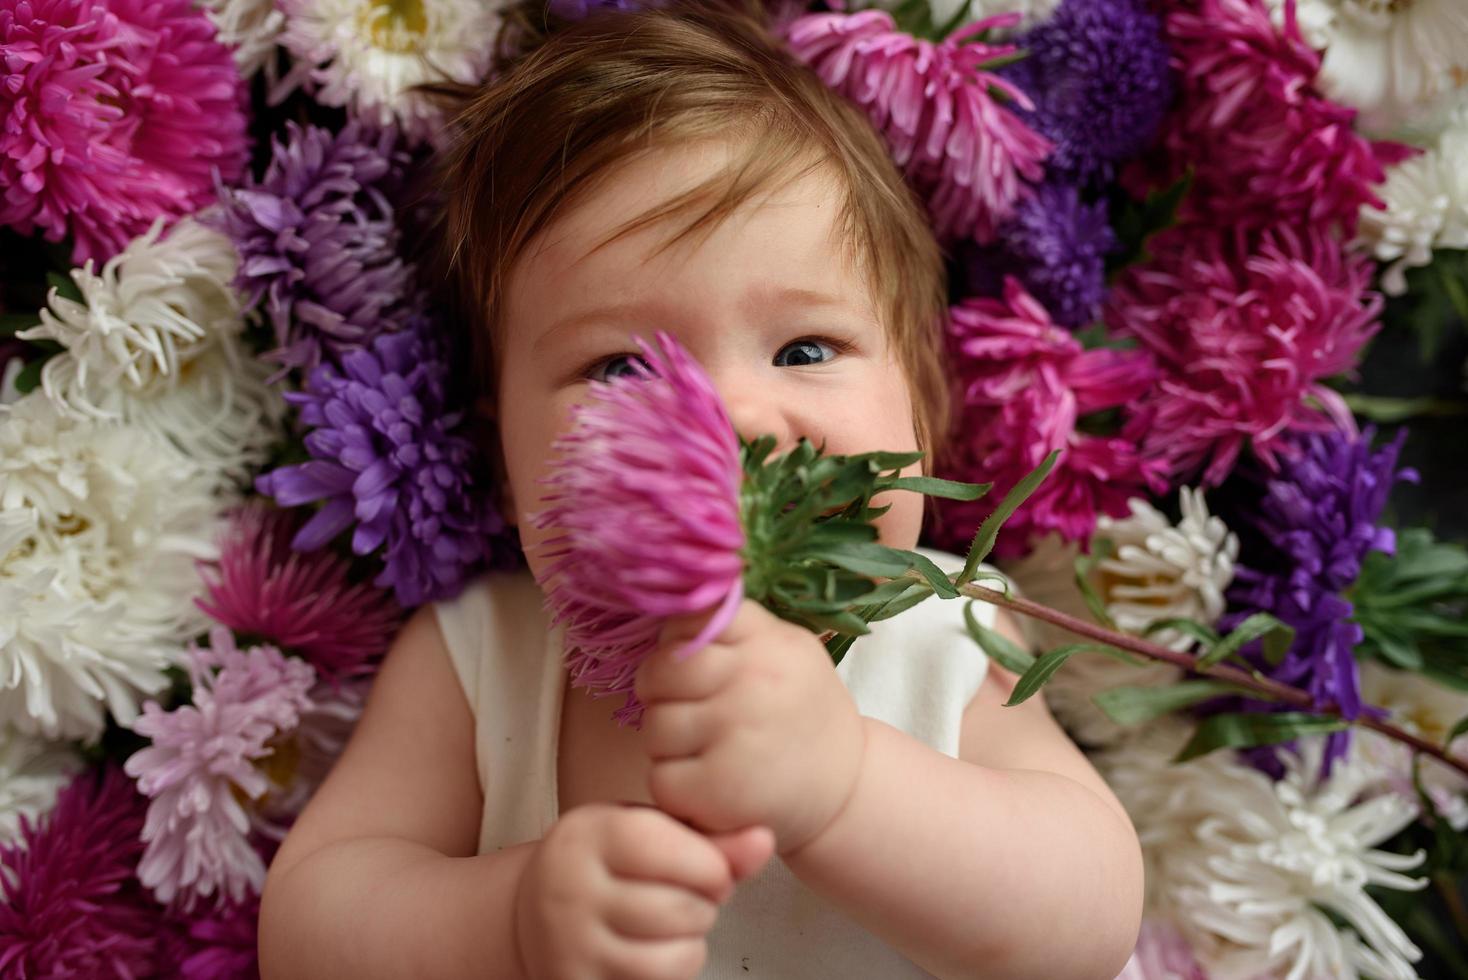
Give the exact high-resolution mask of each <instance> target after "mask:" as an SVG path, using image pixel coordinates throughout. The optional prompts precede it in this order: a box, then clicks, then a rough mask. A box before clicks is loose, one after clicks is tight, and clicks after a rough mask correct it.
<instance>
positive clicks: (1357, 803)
mask: <svg viewBox="0 0 1468 980" xmlns="http://www.w3.org/2000/svg"><path fill="white" fill-rule="evenodd" d="M1187 734H1188V726H1187V725H1186V724H1184V723H1183V722H1181V721H1180V720H1178V719H1175V718H1168V719H1164V720H1163V721H1162V722H1161V723H1159V724H1157V725H1153V726H1150V727H1149V729H1147V730H1146V731H1145V732H1143V733H1142V734H1141V735H1140V736H1139V737H1136V738H1133V739H1130V740H1128V741H1127V742H1125V743H1123V744H1122V745H1120V746H1117V747H1115V748H1112V749H1109V750H1107V751H1105V752H1102V753H1099V754H1098V755H1097V756H1096V757H1095V762H1096V764H1097V767H1098V768H1099V769H1100V770H1101V772H1102V774H1103V775H1104V776H1105V777H1106V780H1107V782H1108V783H1109V784H1110V785H1111V788H1112V789H1113V790H1114V791H1115V792H1116V795H1117V797H1118V798H1119V799H1120V800H1121V801H1122V804H1123V805H1124V806H1125V807H1126V809H1127V812H1128V813H1129V814H1130V815H1131V817H1132V822H1133V824H1134V825H1135V826H1136V829H1137V834H1138V837H1139V838H1140V840H1141V843H1142V850H1143V854H1144V856H1145V858H1146V872H1147V873H1146V880H1147V901H1148V906H1149V908H1151V909H1155V910H1156V911H1157V912H1159V913H1160V914H1162V915H1164V916H1166V917H1167V918H1168V919H1170V920H1171V921H1173V922H1175V923H1176V924H1177V926H1178V928H1179V929H1180V930H1181V931H1182V933H1183V935H1184V936H1185V937H1186V938H1187V940H1188V942H1189V944H1190V945H1191V946H1192V948H1193V950H1194V952H1195V954H1196V955H1197V957H1198V960H1199V962H1201V963H1202V964H1203V966H1204V967H1205V968H1206V969H1207V971H1208V975H1209V976H1212V977H1219V978H1235V977H1236V978H1246V977H1260V976H1270V977H1282V978H1285V980H1302V978H1314V977H1338V978H1351V977H1357V976H1369V977H1377V978H1389V980H1397V978H1400V980H1409V978H1412V977H1415V975H1416V974H1415V973H1414V971H1413V970H1412V967H1411V965H1410V964H1411V963H1413V962H1415V961H1416V960H1418V959H1420V958H1421V955H1422V954H1421V951H1420V950H1418V949H1417V947H1416V946H1414V945H1413V944H1412V942H1411V940H1410V939H1408V938H1407V935H1406V933H1404V932H1403V931H1402V929H1401V927H1400V926H1398V925H1397V924H1396V923H1395V922H1394V921H1392V919H1391V918H1390V917H1389V916H1387V914H1386V913H1385V912H1384V911H1382V909H1381V907H1380V906H1379V905H1377V904H1376V902H1375V900H1373V899H1372V898H1371V896H1370V895H1368V894H1367V892H1366V886H1368V885H1374V886H1379V887H1383V888H1393V889H1399V890H1404V891H1412V890H1416V889H1419V888H1422V887H1424V886H1425V885H1426V884H1427V881H1426V879H1424V878H1410V877H1407V876H1405V875H1403V874H1401V872H1403V871H1408V870H1410V869H1412V868H1414V867H1417V866H1418V865H1419V864H1420V863H1421V862H1422V859H1423V854H1422V852H1420V851H1419V852H1417V853H1416V854H1410V855H1401V854H1393V853H1390V852H1387V851H1382V850H1379V849H1375V845H1377V844H1379V843H1381V842H1382V841H1385V840H1387V839H1389V838H1391V837H1392V836H1394V835H1395V834H1397V833H1398V832H1399V831H1401V830H1402V828H1404V827H1406V826H1407V825H1408V824H1409V823H1411V822H1412V820H1413V819H1415V817H1416V815H1417V810H1416V807H1415V806H1414V805H1413V804H1412V803H1411V802H1410V801H1409V800H1406V799H1404V798H1403V797H1401V796H1398V795H1395V794H1390V793H1388V794H1380V795H1374V796H1371V795H1369V790H1370V787H1371V786H1372V784H1373V783H1374V782H1375V781H1376V780H1377V779H1378V778H1379V773H1378V771H1377V769H1376V768H1375V766H1373V765H1372V764H1371V763H1370V762H1369V761H1368V760H1365V759H1363V758H1361V757H1360V756H1358V755H1356V754H1355V753H1353V754H1352V755H1350V756H1348V757H1347V758H1345V759H1342V760H1338V761H1337V762H1336V763H1335V765H1334V766H1333V767H1332V770H1331V777H1330V779H1329V780H1328V781H1327V782H1326V783H1325V784H1324V785H1323V786H1317V784H1316V783H1317V775H1318V773H1319V770H1320V760H1321V756H1322V752H1323V746H1324V739H1322V738H1307V739H1301V740H1300V743H1299V744H1300V747H1301V754H1300V755H1299V756H1297V755H1295V754H1294V753H1292V752H1289V751H1287V750H1284V751H1281V753H1280V757H1281V759H1282V760H1283V761H1284V763H1285V767H1286V775H1285V777H1284V778H1283V779H1281V780H1280V781H1279V782H1273V781H1271V780H1270V779H1269V777H1268V776H1266V775H1264V774H1263V773H1261V772H1259V771H1258V770H1256V769H1253V768H1250V767H1248V766H1244V765H1241V764H1240V763H1238V762H1237V761H1235V759H1234V756H1233V754H1232V753H1230V752H1227V751H1220V752H1214V753H1212V754H1210V755H1207V756H1204V757H1202V758H1200V759H1195V760H1193V761H1191V762H1188V763H1185V764H1183V765H1177V766H1175V765H1172V764H1171V763H1170V760H1171V758H1172V757H1173V756H1174V755H1175V754H1176V753H1177V751H1178V749H1179V748H1180V747H1181V746H1182V744H1183V743H1184V742H1185V741H1186V737H1187ZM1322 909H1328V910H1329V911H1330V912H1331V913H1333V914H1334V915H1337V916H1339V917H1340V919H1341V920H1343V921H1344V922H1345V923H1347V924H1348V925H1349V927H1350V928H1349V929H1338V928H1337V927H1336V926H1335V925H1333V924H1332V922H1331V920H1330V918H1329V917H1328V916H1327V915H1326V914H1325V912H1323V911H1321V910H1322Z"/></svg>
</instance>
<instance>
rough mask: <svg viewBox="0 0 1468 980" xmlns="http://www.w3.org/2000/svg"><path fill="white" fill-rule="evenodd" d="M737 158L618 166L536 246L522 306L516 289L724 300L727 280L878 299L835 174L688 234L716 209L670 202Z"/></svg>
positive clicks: (684, 151)
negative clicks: (712, 295) (858, 256)
mask: <svg viewBox="0 0 1468 980" xmlns="http://www.w3.org/2000/svg"><path fill="white" fill-rule="evenodd" d="M732 152H733V151H732V150H730V149H728V148H724V147H721V146H720V145H718V144H702V145H694V146H689V147H683V148H679V149H676V150H664V151H650V152H648V153H645V154H642V155H639V156H637V157H634V158H631V159H629V160H627V161H625V162H624V163H623V164H621V165H619V166H617V167H615V168H613V169H611V170H610V171H609V172H608V173H607V174H605V175H604V176H603V177H602V178H601V179H600V180H598V181H597V182H596V183H595V184H594V185H593V186H592V187H590V188H589V189H588V190H587V191H585V192H584V193H582V194H581V195H579V196H578V198H577V199H576V200H575V201H572V202H568V203H567V205H566V206H565V207H564V208H563V209H562V210H561V212H560V213H558V214H557V215H556V217H555V218H554V219H553V220H552V221H551V222H550V223H549V224H548V226H547V227H546V228H545V229H544V231H542V232H541V234H539V235H537V236H536V238H535V239H533V240H532V242H531V243H530V245H529V247H528V248H527V249H526V252H525V255H524V256H522V259H521V261H520V262H518V263H517V264H516V269H515V274H514V275H513V276H512V278H511V286H510V288H511V293H512V296H511V302H512V303H513V302H514V301H515V300H514V296H513V294H514V292H515V291H516V290H517V288H518V289H519V290H522V291H524V290H530V291H533V292H549V293H551V294H552V295H551V296H549V297H547V298H548V299H550V300H551V301H554V300H555V299H557V298H558V297H557V295H555V294H562V295H564V294H567V293H573V294H574V293H578V292H583V291H611V292H635V291H639V290H645V289H649V288H652V289H655V288H658V287H662V288H664V289H668V290H675V289H678V288H680V287H688V288H697V289H705V290H706V289H710V288H712V289H713V290H714V291H715V292H718V291H719V289H718V287H720V286H722V285H725V280H743V281H749V282H760V283H766V284H769V285H770V286H771V290H779V289H786V290H799V289H804V290H807V291H810V292H830V293H835V294H837V295H842V296H846V297H848V298H850V299H852V300H855V299H857V298H858V297H857V296H853V295H851V294H854V293H859V294H862V295H861V297H860V298H862V299H867V300H869V298H870V297H869V295H868V294H869V289H868V285H867V283H866V282H865V281H864V277H863V276H862V274H861V270H860V269H859V268H858V266H857V263H855V262H854V261H853V257H852V253H853V249H852V247H851V243H850V242H849V241H848V236H847V235H846V233H845V231H844V228H843V225H844V221H843V206H844V198H843V193H842V187H841V185H840V183H839V180H838V179H837V178H836V177H835V176H834V175H833V174H832V173H831V172H830V171H829V170H827V169H825V168H811V169H808V170H807V171H806V172H804V173H801V174H798V175H793V176H792V177H791V179H788V180H786V181H784V182H781V183H776V184H772V185H771V186H768V187H764V188H760V189H758V190H756V191H755V192H754V193H753V194H751V195H749V197H748V198H747V199H746V200H744V201H742V202H740V203H739V204H738V205H737V206H735V207H734V208H733V209H732V210H729V211H728V212H727V213H719V214H717V215H716V216H715V218H714V219H713V220H710V221H706V222H704V223H703V224H702V226H700V227H699V228H698V229H697V230H696V231H695V232H694V233H692V234H683V235H682V237H680V233H682V232H684V231H686V229H687V228H688V227H689V225H690V223H691V222H693V221H694V219H696V218H697V217H698V215H699V214H700V213H701V212H704V211H707V210H709V209H710V207H711V206H713V205H714V204H715V202H714V201H713V200H703V199H699V200H694V201H692V202H688V206H686V207H683V208H681V209H678V210H676V211H673V212H672V213H668V208H669V202H675V201H677V200H678V198H679V196H680V195H681V194H683V193H684V192H687V191H690V190H693V189H695V188H698V187H699V186H700V185H703V184H706V183H707V182H708V181H709V179H710V178H711V177H716V176H718V175H719V174H721V173H722V172H723V169H724V168H726V167H727V166H728V165H729V162H730V154H731V153H732Z"/></svg>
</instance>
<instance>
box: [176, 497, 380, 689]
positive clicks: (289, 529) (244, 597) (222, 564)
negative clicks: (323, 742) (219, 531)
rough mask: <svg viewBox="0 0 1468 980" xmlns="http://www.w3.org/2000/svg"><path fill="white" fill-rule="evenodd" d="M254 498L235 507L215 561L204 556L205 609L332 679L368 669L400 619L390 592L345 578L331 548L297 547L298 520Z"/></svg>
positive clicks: (202, 601) (202, 603)
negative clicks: (294, 544) (294, 541)
mask: <svg viewBox="0 0 1468 980" xmlns="http://www.w3.org/2000/svg"><path fill="white" fill-rule="evenodd" d="M296 513H297V512H295V511H285V510H277V509H275V508H272V507H270V506H269V505H268V504H266V503H265V502H263V501H260V500H254V501H251V502H250V503H247V504H245V505H244V506H243V507H241V508H239V510H237V511H236V512H235V513H234V515H233V517H232V519H231V520H230V523H229V525H228V527H227V529H226V530H225V532H224V538H223V540H222V541H221V542H220V555H219V559H218V561H217V562H210V563H207V564H203V563H201V564H200V566H199V575H200V577H201V578H202V579H203V580H204V585H205V588H206V590H207V592H208V594H207V595H206V596H205V597H204V598H201V599H197V600H195V601H196V602H197V603H198V606H199V608H200V609H202V610H204V612H206V613H208V614H209V615H210V616H212V617H213V618H214V619H215V620H216V621H217V622H220V623H223V624H224V625H225V626H228V627H229V628H230V629H232V630H234V631H235V632H237V633H243V634H246V635H249V636H256V637H260V638H261V639H263V640H267V641H269V642H270V643H273V644H275V645H276V646H279V647H283V648H285V649H287V650H290V651H292V652H294V653H298V654H300V655H301V656H302V657H304V658H305V659H306V660H308V661H310V662H311V664H312V666H314V667H315V668H316V671H317V674H318V675H319V676H320V677H321V678H322V679H323V680H324V681H328V682H331V683H332V684H339V683H341V682H343V681H346V680H349V679H351V678H354V677H360V676H365V675H367V674H371V673H372V672H373V671H374V670H375V669H376V661H377V659H378V658H379V657H381V655H382V654H383V653H385V652H386V650H387V645H388V643H389V642H390V641H391V640H392V637H393V634H394V633H396V631H397V628H398V624H399V622H400V621H401V619H402V609H401V608H399V606H398V604H397V603H396V602H395V601H394V600H393V598H392V596H391V595H389V594H388V593H387V592H385V591H383V590H382V589H379V588H377V587H376V586H374V585H370V584H368V583H365V582H358V583H353V582H351V581H350V580H349V579H348V573H349V572H350V566H349V565H348V563H347V562H346V561H344V560H343V559H341V558H340V557H338V556H337V555H336V554H334V553H332V552H331V551H329V550H326V549H320V550H317V551H295V550H294V549H292V548H291V538H292V537H293V536H294V535H295V533H296V532H297V531H298V530H299V525H300V523H301V520H300V518H299V517H297V516H295V515H296Z"/></svg>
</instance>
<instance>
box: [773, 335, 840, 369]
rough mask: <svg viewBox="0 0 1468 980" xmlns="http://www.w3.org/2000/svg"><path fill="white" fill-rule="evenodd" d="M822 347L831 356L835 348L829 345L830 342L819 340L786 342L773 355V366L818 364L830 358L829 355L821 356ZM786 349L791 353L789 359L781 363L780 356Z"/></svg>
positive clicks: (834, 352)
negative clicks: (778, 351)
mask: <svg viewBox="0 0 1468 980" xmlns="http://www.w3.org/2000/svg"><path fill="white" fill-rule="evenodd" d="M822 348H824V349H826V350H828V351H830V352H831V355H832V356H834V355H835V354H836V350H835V348H833V347H831V345H830V344H823V343H821V342H820V341H819V340H797V341H795V342H794V343H792V344H786V345H785V346H784V347H782V348H780V353H779V354H776V355H775V366H776V367H803V366H805V365H807V364H820V363H821V362H823V361H827V360H830V358H829V357H822V356H821V349H822ZM786 351H791V352H792V353H791V356H790V359H789V360H788V361H785V362H783V363H782V362H781V360H780V358H781V357H782V356H783V355H784V353H785V352H786Z"/></svg>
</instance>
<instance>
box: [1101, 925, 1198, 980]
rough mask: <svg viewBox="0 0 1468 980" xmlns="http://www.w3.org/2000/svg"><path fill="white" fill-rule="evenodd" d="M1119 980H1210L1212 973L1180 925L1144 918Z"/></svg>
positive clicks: (1118, 977)
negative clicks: (1207, 970)
mask: <svg viewBox="0 0 1468 980" xmlns="http://www.w3.org/2000/svg"><path fill="white" fill-rule="evenodd" d="M1116 980H1208V974H1207V973H1206V972H1205V971H1204V970H1203V967H1202V966H1200V965H1199V963H1198V960H1197V958H1196V957H1195V956H1194V955H1193V950H1192V947H1190V946H1189V945H1188V942H1187V940H1186V939H1184V938H1183V937H1182V934H1181V933H1180V932H1178V930H1177V927H1176V926H1174V925H1172V923H1170V922H1167V921H1166V920H1162V919H1144V920H1143V921H1142V929H1141V932H1140V934H1138V936H1137V946H1136V948H1135V949H1134V950H1133V951H1132V958H1131V959H1129V960H1127V964H1126V967H1125V968H1124V969H1123V970H1122V971H1121V972H1120V973H1118V974H1117V975H1116Z"/></svg>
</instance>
